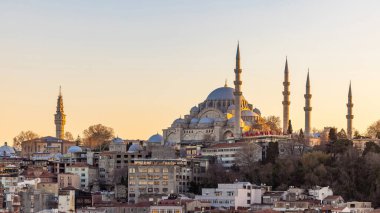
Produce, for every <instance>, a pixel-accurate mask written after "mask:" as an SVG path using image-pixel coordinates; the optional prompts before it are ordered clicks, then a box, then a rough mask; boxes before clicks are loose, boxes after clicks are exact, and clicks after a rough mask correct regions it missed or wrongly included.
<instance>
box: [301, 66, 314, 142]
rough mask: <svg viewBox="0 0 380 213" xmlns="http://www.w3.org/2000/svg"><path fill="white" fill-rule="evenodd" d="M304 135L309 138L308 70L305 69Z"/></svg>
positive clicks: (309, 98)
mask: <svg viewBox="0 0 380 213" xmlns="http://www.w3.org/2000/svg"><path fill="white" fill-rule="evenodd" d="M304 97H305V107H304V108H303V109H304V110H305V137H306V138H309V137H310V136H311V134H310V123H311V110H312V107H311V93H310V79H309V70H308V71H307V80H306V94H305V96H304Z"/></svg>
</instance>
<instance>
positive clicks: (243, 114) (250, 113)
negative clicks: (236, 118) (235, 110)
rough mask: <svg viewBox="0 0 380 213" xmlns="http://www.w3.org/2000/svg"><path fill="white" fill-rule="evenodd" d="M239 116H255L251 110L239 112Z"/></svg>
mask: <svg viewBox="0 0 380 213" xmlns="http://www.w3.org/2000/svg"><path fill="white" fill-rule="evenodd" d="M241 116H245V117H253V116H255V115H254V113H253V112H252V111H251V110H243V111H241Z"/></svg>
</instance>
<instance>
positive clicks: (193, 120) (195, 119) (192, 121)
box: [190, 118, 199, 124]
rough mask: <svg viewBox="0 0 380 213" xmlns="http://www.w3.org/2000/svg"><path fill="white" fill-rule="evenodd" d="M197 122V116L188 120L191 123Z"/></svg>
mask: <svg viewBox="0 0 380 213" xmlns="http://www.w3.org/2000/svg"><path fill="white" fill-rule="evenodd" d="M198 122H199V119H198V118H192V119H191V121H190V123H191V124H197V123H198Z"/></svg>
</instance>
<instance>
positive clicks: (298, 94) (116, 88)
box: [0, 0, 380, 143]
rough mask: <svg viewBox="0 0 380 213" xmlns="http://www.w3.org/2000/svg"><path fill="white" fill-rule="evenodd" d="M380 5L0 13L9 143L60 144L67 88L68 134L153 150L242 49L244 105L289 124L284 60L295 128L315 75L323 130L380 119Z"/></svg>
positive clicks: (113, 5)
mask: <svg viewBox="0 0 380 213" xmlns="http://www.w3.org/2000/svg"><path fill="white" fill-rule="evenodd" d="M379 11H380V2H379V1H343V0H342V1H320V0H319V1H270V0H269V1H157V0H155V1H94V0H91V1H90V0H89V1H78V0H75V1H74V0H73V1H68V0H66V1H48V0H46V1H15V0H12V1H1V2H0V58H1V59H0V81H1V82H0V103H1V108H2V109H1V110H0V143H1V141H11V140H12V138H13V136H15V135H17V134H18V133H19V132H20V131H22V130H33V131H35V132H37V133H39V134H40V135H54V128H55V127H54V123H53V114H54V113H55V104H56V96H57V94H58V87H59V85H62V86H63V95H64V103H65V111H66V114H67V125H66V130H68V131H71V132H72V133H73V134H74V135H77V134H81V132H82V131H83V129H85V128H86V127H88V126H89V125H92V124H96V123H102V124H105V125H108V126H111V127H113V128H114V129H115V132H116V134H118V135H119V136H120V137H123V138H129V139H132V138H135V139H137V138H139V139H146V138H147V137H149V135H151V134H154V133H156V132H161V130H162V129H163V128H166V127H168V126H169V125H170V124H171V122H172V121H173V120H174V119H175V118H177V117H178V116H179V115H184V114H186V113H188V111H189V109H190V108H191V107H192V106H194V105H195V104H198V103H200V102H202V101H203V100H204V99H205V98H206V97H207V95H208V94H209V93H210V92H211V91H212V90H213V89H215V88H217V87H219V86H222V85H223V84H224V79H225V78H227V79H228V81H229V84H230V85H231V86H232V81H233V79H232V78H233V68H234V56H235V48H236V43H237V40H240V44H241V56H242V66H243V95H244V96H245V97H246V98H247V99H248V101H249V102H251V103H252V104H253V105H254V106H255V107H258V108H259V109H260V110H261V111H262V113H263V114H264V115H278V116H281V117H282V105H281V101H282V95H281V91H282V81H283V69H284V62H285V56H288V59H289V66H290V75H291V119H292V123H293V127H294V129H299V128H303V126H304V112H303V105H304V98H303V94H304V92H305V88H304V87H305V79H306V72H307V68H308V67H309V68H310V78H311V86H312V93H313V98H312V106H313V114H312V126H313V127H316V128H319V129H321V128H323V127H324V126H337V127H338V128H345V126H346V120H345V115H346V105H345V104H346V102H347V91H348V84H349V81H350V80H352V86H353V95H354V97H353V100H354V104H355V105H354V115H355V119H354V127H355V128H357V129H359V130H360V131H362V132H363V131H364V130H365V129H366V127H367V126H368V125H370V124H371V123H372V122H374V121H376V120H377V119H380V110H379V109H380V101H379V100H378V98H377V96H378V85H379V83H378V81H379V79H380V71H379V70H380V60H379V56H380V54H379V53H380V39H379V38H380V13H379Z"/></svg>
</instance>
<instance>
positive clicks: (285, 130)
mask: <svg viewBox="0 0 380 213" xmlns="http://www.w3.org/2000/svg"><path fill="white" fill-rule="evenodd" d="M282 84H283V85H284V91H283V92H282V95H283V96H284V100H283V101H282V107H283V117H282V129H283V134H284V135H286V134H288V125H289V105H290V101H289V96H290V91H289V85H290V82H289V69H288V58H286V61H285V72H284V82H283V83H282Z"/></svg>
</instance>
